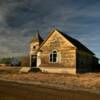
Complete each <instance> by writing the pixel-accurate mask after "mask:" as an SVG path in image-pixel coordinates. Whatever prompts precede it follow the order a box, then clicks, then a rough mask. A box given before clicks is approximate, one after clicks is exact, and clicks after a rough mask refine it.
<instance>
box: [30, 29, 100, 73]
mask: <svg viewBox="0 0 100 100" xmlns="http://www.w3.org/2000/svg"><path fill="white" fill-rule="evenodd" d="M97 64H98V59H97V58H96V57H95V54H94V53H93V52H92V51H91V50H89V49H88V48H87V47H86V46H84V45H83V44H82V43H80V42H79V41H78V40H76V39H74V38H72V37H70V36H69V35H67V34H65V33H63V32H61V31H59V30H58V29H55V30H53V31H52V32H50V33H49V35H48V36H47V38H46V39H44V40H43V39H42V37H41V36H40V34H39V32H38V33H36V36H35V37H33V39H32V40H31V42H30V66H31V67H36V68H37V67H39V68H40V69H41V70H42V71H43V72H51V73H70V74H76V73H81V72H91V71H92V70H93V66H96V65H97Z"/></svg>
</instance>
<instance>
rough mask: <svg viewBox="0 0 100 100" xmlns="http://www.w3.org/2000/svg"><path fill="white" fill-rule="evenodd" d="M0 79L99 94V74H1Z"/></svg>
mask: <svg viewBox="0 0 100 100" xmlns="http://www.w3.org/2000/svg"><path fill="white" fill-rule="evenodd" d="M0 79H2V80H10V81H17V82H24V83H31V84H42V85H50V86H55V87H60V88H63V89H82V90H87V91H90V92H96V93H100V73H88V74H78V75H68V74H48V73H40V72H38V73H28V74H24V73H23V74H22V73H18V72H17V73H16V72H15V73H3V74H0Z"/></svg>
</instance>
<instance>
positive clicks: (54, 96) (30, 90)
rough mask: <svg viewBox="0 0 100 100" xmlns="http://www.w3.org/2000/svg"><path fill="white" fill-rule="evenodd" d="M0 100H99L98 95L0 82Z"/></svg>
mask: <svg viewBox="0 0 100 100" xmlns="http://www.w3.org/2000/svg"><path fill="white" fill-rule="evenodd" d="M0 100H100V95H97V94H91V93H87V92H80V91H69V90H66V91H65V90H59V89H58V90H57V89H53V88H48V87H42V86H36V85H26V84H18V83H13V82H5V81H0Z"/></svg>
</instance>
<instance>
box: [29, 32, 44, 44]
mask: <svg viewBox="0 0 100 100" xmlns="http://www.w3.org/2000/svg"><path fill="white" fill-rule="evenodd" d="M34 42H39V44H41V43H42V42H43V39H42V37H41V36H40V33H39V32H37V33H36V35H35V36H34V37H33V38H32V40H31V41H30V43H34Z"/></svg>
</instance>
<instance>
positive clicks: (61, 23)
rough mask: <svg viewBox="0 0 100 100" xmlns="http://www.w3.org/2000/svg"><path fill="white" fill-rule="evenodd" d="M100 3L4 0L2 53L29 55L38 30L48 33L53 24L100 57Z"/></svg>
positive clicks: (0, 5)
mask: <svg viewBox="0 0 100 100" xmlns="http://www.w3.org/2000/svg"><path fill="white" fill-rule="evenodd" d="M99 5H100V2H99V1H98V0H75V1H74V0H0V56H9V55H25V54H28V45H29V41H30V39H31V38H32V36H33V35H34V33H35V32H36V31H37V30H40V31H41V32H42V35H43V36H45V35H47V33H48V32H49V31H50V30H51V29H52V28H53V27H57V28H60V29H61V30H62V31H64V32H65V33H68V34H69V35H71V36H73V37H75V38H76V39H79V40H80V41H81V42H83V43H84V44H85V45H87V46H88V47H89V48H91V49H92V50H93V51H94V52H97V54H98V55H99V56H100V54H99V53H98V51H99V50H100V48H99V47H100V46H99V41H100V38H99V37H100V34H99V32H100V27H99V26H100V13H99V9H100V7H99ZM91 36H93V37H94V38H95V39H92V38H90V37H91Z"/></svg>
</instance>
